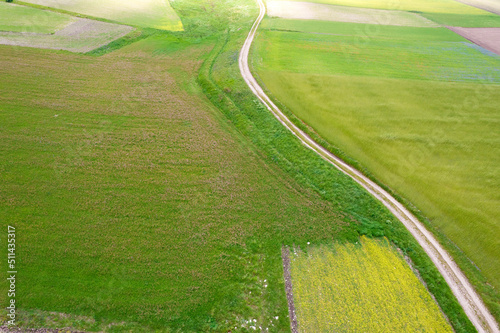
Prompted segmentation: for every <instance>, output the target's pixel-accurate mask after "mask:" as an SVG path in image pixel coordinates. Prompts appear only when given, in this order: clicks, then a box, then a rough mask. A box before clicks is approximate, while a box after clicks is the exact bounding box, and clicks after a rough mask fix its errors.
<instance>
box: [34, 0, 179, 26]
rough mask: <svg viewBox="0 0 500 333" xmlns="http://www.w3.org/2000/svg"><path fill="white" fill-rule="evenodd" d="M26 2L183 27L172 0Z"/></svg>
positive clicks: (136, 23)
mask: <svg viewBox="0 0 500 333" xmlns="http://www.w3.org/2000/svg"><path fill="white" fill-rule="evenodd" d="M25 2H27V3H32V4H36V5H42V6H47V7H52V8H56V9H62V10H65V11H69V12H74V13H80V14H85V15H90V16H94V17H99V18H104V19H108V20H113V21H117V22H120V23H124V24H129V25H133V26H139V27H145V28H155V29H161V30H171V31H181V30H182V29H183V27H182V22H181V20H180V18H179V16H178V15H177V13H176V12H175V11H174V10H173V8H172V7H171V6H170V3H169V1H168V0H141V1H133V0H105V1H101V0H90V1H89V0H77V1H59V0H26V1H25Z"/></svg>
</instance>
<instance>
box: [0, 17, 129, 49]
mask: <svg viewBox="0 0 500 333" xmlns="http://www.w3.org/2000/svg"><path fill="white" fill-rule="evenodd" d="M133 29H134V28H132V27H129V26H126V25H119V24H113V23H106V22H101V21H95V20H89V19H78V20H77V21H76V22H74V23H71V24H70V25H68V26H66V27H65V28H64V29H61V30H59V31H57V32H56V33H54V34H24V33H15V32H0V44H3V45H16V46H25V47H36V48H43V49H55V50H66V51H72V52H89V51H92V50H94V49H96V48H98V47H101V46H104V45H106V44H109V43H110V42H112V41H114V40H115V39H118V38H120V37H123V36H125V35H126V34H128V33H129V32H131V31H132V30H133Z"/></svg>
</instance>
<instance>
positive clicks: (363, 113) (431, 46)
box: [254, 22, 500, 288]
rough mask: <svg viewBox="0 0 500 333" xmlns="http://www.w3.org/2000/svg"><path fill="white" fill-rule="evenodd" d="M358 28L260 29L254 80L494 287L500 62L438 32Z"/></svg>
mask: <svg viewBox="0 0 500 333" xmlns="http://www.w3.org/2000/svg"><path fill="white" fill-rule="evenodd" d="M268 25H271V26H274V27H279V26H283V25H284V26H294V24H292V23H290V22H282V23H272V22H271V23H268ZM318 26H320V24H319V23H318ZM327 28H328V27H327V26H326V25H325V26H324V27H323V28H320V29H314V30H321V29H323V30H322V32H324V31H325V30H326V29H327ZM351 28H352V25H346V27H345V28H343V29H340V31H342V33H343V34H347V33H349V32H348V31H349V29H351ZM295 29H300V24H299V25H297V26H296V28H291V29H290V30H295ZM361 29H363V27H362V26H360V27H359V30H358V33H357V34H355V33H354V34H353V35H352V36H325V35H317V34H311V33H308V34H305V33H294V32H290V33H287V32H282V31H280V32H276V31H262V32H261V34H260V35H259V37H258V39H257V45H256V48H255V61H254V64H255V66H256V69H257V72H258V75H259V76H260V78H261V79H262V81H263V82H264V83H265V85H266V87H267V89H269V91H270V92H271V93H272V95H273V96H274V97H275V98H276V99H277V100H278V101H280V102H281V103H282V104H283V105H284V106H285V107H286V108H288V109H289V110H290V111H291V112H293V113H294V114H295V115H296V116H297V117H298V118H299V119H301V120H303V121H305V122H306V123H307V124H309V125H310V126H312V128H313V129H314V130H315V131H317V133H318V134H319V135H320V136H322V137H323V138H325V139H326V140H327V141H328V142H330V143H331V144H332V145H333V146H335V147H338V148H339V149H340V150H341V151H343V152H345V153H346V154H347V155H348V156H350V157H352V158H353V159H355V160H356V161H358V162H359V163H360V164H361V165H363V166H364V167H366V169H367V170H368V172H369V173H371V174H372V175H374V176H375V177H376V178H377V179H379V180H380V181H382V183H384V184H387V185H388V186H389V187H390V188H392V189H393V190H394V191H396V193H398V194H400V195H401V196H403V197H404V198H407V199H409V200H410V201H411V202H412V203H413V204H415V205H416V206H417V207H418V208H419V209H421V210H422V211H423V213H424V214H425V215H426V216H427V217H428V218H429V219H430V220H431V223H432V224H433V225H435V226H437V227H438V228H439V230H441V231H442V232H444V234H446V235H447V236H448V237H449V238H450V239H451V240H452V241H453V242H454V243H456V244H457V245H458V246H459V247H460V248H461V249H462V250H463V251H464V252H465V253H466V255H467V256H469V257H470V258H471V260H472V261H473V262H474V263H475V264H477V265H478V266H479V268H480V269H481V271H482V272H483V274H484V275H485V276H487V277H488V279H489V283H491V284H493V285H494V286H495V287H497V288H498V287H500V260H499V258H500V253H499V252H498V251H499V249H500V243H499V240H498V237H497V235H498V234H499V233H500V226H499V224H498V221H497V217H498V216H499V214H500V211H499V206H498V201H499V200H500V197H499V195H498V191H497V189H498V187H499V185H500V184H499V182H498V179H500V169H499V167H498V166H499V165H500V160H499V159H498V156H500V151H499V150H498V147H499V143H500V137H499V135H498V134H499V133H500V128H499V126H498V124H499V120H500V119H499V117H498V112H497V110H498V107H497V105H496V102H495V101H496V99H495V98H494V96H497V95H498V94H499V93H500V86H499V83H500V81H499V79H500V76H499V72H498V68H499V65H500V57H498V56H496V55H491V54H482V53H480V52H478V51H477V50H476V49H473V48H470V47H469V46H466V45H465V44H464V43H463V42H460V41H459V39H460V37H457V36H453V35H450V34H449V33H448V32H446V31H445V30H443V29H434V30H431V29H422V36H421V37H419V38H417V39H416V40H418V41H419V42H418V44H416V43H411V42H409V41H405V40H404V39H405V37H404V36H407V35H408V34H409V33H411V34H413V33H415V34H416V33H417V31H418V30H419V29H410V28H404V29H401V35H396V34H395V33H394V35H395V38H394V39H390V38H389V34H388V33H387V34H386V32H388V31H389V30H387V31H386V30H385V29H388V27H387V28H384V29H382V30H377V31H380V36H379V35H375V36H376V37H373V36H372V37H371V38H369V39H368V40H365V39H363V38H362V37H360V36H362V34H361V31H362V30H361ZM394 29H397V28H394ZM430 34H432V35H433V36H434V37H432V38H429V40H430V41H428V42H425V41H421V40H422V39H425V37H426V36H429V35H430ZM402 37H403V39H401V38H402ZM450 37H451V38H450ZM356 38H358V39H356ZM446 38H450V39H449V40H448V41H444V40H445V39H446ZM356 40H358V42H357V43H356ZM343 43H344V44H343ZM291 45H293V48H292V47H291ZM395 59H397V61H395ZM453 81H455V82H453Z"/></svg>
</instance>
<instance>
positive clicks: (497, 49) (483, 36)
mask: <svg viewBox="0 0 500 333" xmlns="http://www.w3.org/2000/svg"><path fill="white" fill-rule="evenodd" d="M447 28H448V29H450V30H451V31H453V32H456V33H457V34H459V35H460V36H462V37H464V38H466V39H468V40H470V41H471V42H473V43H474V44H477V45H479V46H481V47H482V48H485V49H486V50H488V51H491V52H494V53H496V54H498V55H500V28H461V27H447Z"/></svg>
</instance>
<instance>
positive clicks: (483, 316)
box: [238, 0, 500, 333]
mask: <svg viewBox="0 0 500 333" xmlns="http://www.w3.org/2000/svg"><path fill="white" fill-rule="evenodd" d="M256 1H257V2H258V4H259V7H260V13H259V16H258V17H257V19H256V20H255V22H254V24H253V26H252V29H251V30H250V32H249V34H248V37H247V38H246V40H245V43H244V44H243V47H242V48H241V51H240V55H239V59H238V63H239V68H240V72H241V75H242V76H243V79H244V80H245V82H246V84H247V85H248V87H249V88H250V90H251V91H252V93H253V94H254V95H255V96H256V97H257V98H258V99H259V100H260V101H261V102H262V103H263V104H264V105H265V106H266V108H267V109H268V110H269V111H270V112H271V113H272V114H273V115H274V116H275V117H276V118H277V119H278V120H279V121H280V122H281V124H282V125H283V126H285V127H286V128H287V129H288V130H289V131H290V132H292V133H293V134H294V135H295V136H296V137H297V138H298V139H299V140H300V141H301V142H302V144H303V145H305V146H306V147H308V148H309V149H311V150H313V151H314V152H316V153H317V154H318V155H320V156H321V157H322V158H323V159H325V160H326V161H328V162H329V163H331V164H332V165H333V166H335V167H336V168H337V169H339V170H340V171H342V172H343V173H344V174H346V175H348V176H349V177H351V178H352V179H353V180H354V181H356V182H357V183H358V184H360V185H361V186H362V187H364V188H365V189H366V190H367V191H368V192H369V193H370V194H371V195H372V196H374V197H375V198H376V199H377V200H378V201H380V202H381V203H382V204H383V205H384V206H385V207H386V208H387V209H389V211H390V212H391V213H393V214H394V216H396V218H397V219H398V220H399V221H401V223H403V225H404V226H405V227H406V228H407V229H408V231H410V233H411V234H412V235H413V237H414V238H415V239H416V240H417V242H418V243H419V244H420V246H422V248H423V249H424V251H425V252H426V253H427V255H428V256H429V257H430V259H431V260H432V262H433V263H434V265H435V266H436V267H437V269H438V270H439V272H440V273H441V275H442V276H443V278H444V279H445V281H446V282H447V283H448V285H449V287H450V289H451V290H452V292H453V294H454V295H455V297H456V298H457V300H458V302H459V303H460V305H461V306H462V308H463V309H464V311H465V313H466V315H467V317H468V318H469V320H470V321H471V322H472V324H473V325H474V326H475V327H476V329H477V331H478V332H480V333H483V332H485V333H486V332H488V333H500V330H499V328H498V324H497V322H496V321H495V319H494V318H493V316H492V315H491V313H490V312H489V310H488V308H487V307H486V306H485V305H484V303H483V301H482V300H481V298H480V297H479V295H478V294H477V293H476V291H475V290H474V288H473V286H472V285H471V283H470V282H469V280H468V279H467V277H466V276H465V275H464V274H463V272H462V271H461V270H460V268H459V267H458V265H457V264H456V263H455V261H454V260H453V258H452V257H451V256H450V255H449V254H448V253H447V252H446V250H445V249H444V248H443V247H442V246H441V244H440V243H439V242H438V241H437V239H436V238H435V237H434V235H433V234H432V233H431V232H430V231H429V230H427V229H426V228H425V226H424V225H423V224H422V223H421V222H420V221H419V220H418V219H417V218H416V217H415V216H414V215H413V214H412V213H411V212H410V211H409V210H408V209H407V208H406V207H404V206H403V204H401V203H400V202H399V201H397V200H396V199H395V198H394V197H393V196H392V195H390V194H389V193H388V192H387V191H386V190H384V189H383V188H382V187H381V186H379V185H378V184H376V183H375V182H373V181H372V180H370V179H369V178H368V177H366V176H365V175H363V174H362V173H361V172H360V171H358V170H356V169H355V168H353V167H352V166H350V165H348V164H347V163H345V162H344V161H342V160H341V159H340V158H339V157H337V156H335V155H334V154H333V153H331V152H330V151H328V150H327V149H325V148H324V147H322V146H321V145H319V144H318V143H317V142H316V141H314V140H313V139H312V138H311V137H310V136H309V135H307V134H306V133H305V132H303V131H302V130H301V129H300V128H298V127H297V126H296V125H295V124H294V123H293V122H292V121H291V120H290V119H288V117H287V116H286V115H285V114H284V113H283V112H282V111H281V110H280V109H279V108H278V107H277V106H276V105H275V104H274V103H273V101H272V100H271V99H270V98H269V97H268V96H267V94H266V93H265V92H264V90H263V89H262V87H261V86H260V85H259V83H258V82H257V81H256V79H255V78H254V76H253V75H252V73H251V71H250V66H249V62H248V57H249V53H250V48H251V46H252V43H253V40H254V38H255V35H256V32H257V29H258V27H259V25H260V23H261V22H262V19H263V18H264V16H265V15H266V7H265V5H264V3H263V2H262V0H256Z"/></svg>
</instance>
